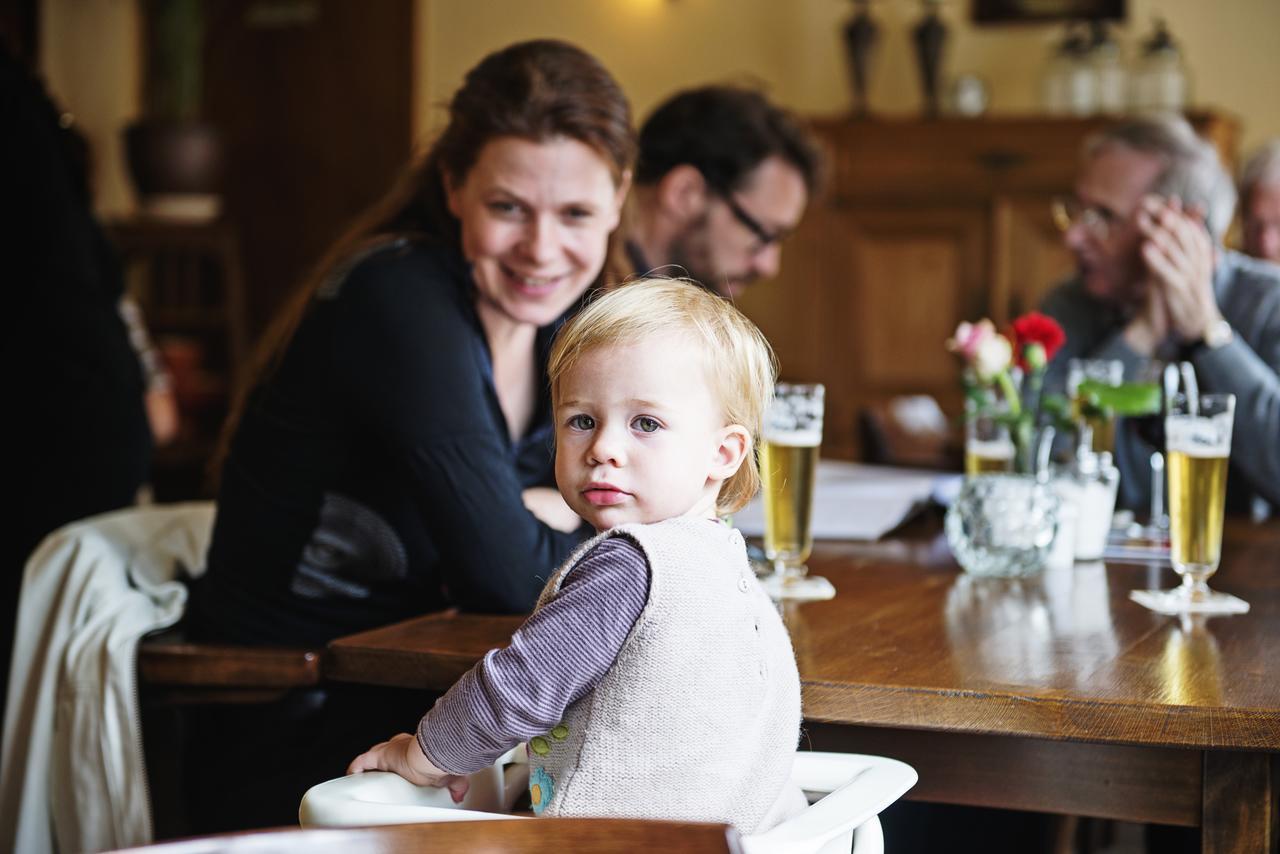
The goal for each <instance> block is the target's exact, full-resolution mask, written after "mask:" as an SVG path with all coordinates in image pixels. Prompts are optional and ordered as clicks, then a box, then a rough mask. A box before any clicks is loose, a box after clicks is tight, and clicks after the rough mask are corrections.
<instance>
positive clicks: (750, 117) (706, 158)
mask: <svg viewBox="0 0 1280 854" xmlns="http://www.w3.org/2000/svg"><path fill="white" fill-rule="evenodd" d="M773 155H777V156H778V157H781V158H782V159H783V160H785V161H786V162H787V163H789V164H791V165H792V166H794V167H795V168H796V170H797V171H798V172H799V173H800V175H801V176H802V177H803V178H804V183H805V186H806V188H807V189H808V190H809V194H810V195H813V194H814V192H815V191H816V190H817V188H818V185H819V183H820V175H821V172H822V153H821V152H820V151H819V149H818V147H817V145H815V144H814V142H813V140H812V139H811V138H810V136H809V134H808V132H806V131H805V129H804V128H803V127H802V126H801V124H800V122H799V121H798V120H797V119H796V118H795V117H794V116H793V115H792V114H791V113H789V112H787V111H786V110H784V109H782V108H781V107H777V106H775V105H773V104H770V103H769V102H768V101H767V100H766V99H765V97H764V95H762V94H760V93H759V92H757V91H755V90H753V89H745V88H741V87H738V86H703V87H700V88H697V89H688V90H686V91H684V92H680V93H679V94H677V95H676V96H675V97H673V98H671V99H670V100H668V101H667V102H666V103H664V104H662V105H661V106H659V107H658V108H657V109H656V110H654V111H653V114H652V115H650V116H649V118H648V120H647V121H646V122H645V123H644V127H642V128H641V129H640V157H639V160H638V161H637V162H636V183H637V184H647V185H652V184H656V183H658V181H660V180H662V176H664V175H666V174H667V173H668V172H670V171H671V170H672V169H674V168H675V167H677V166H680V165H682V164H686V163H687V164H688V165H690V166H693V167H694V168H695V169H697V170H698V171H699V172H701V173H702V176H703V177H704V178H705V179H706V180H707V183H708V184H709V185H710V186H711V187H712V188H713V189H715V190H718V191H720V192H728V191H730V190H736V189H738V188H739V187H740V186H741V185H742V182H743V181H744V180H745V179H746V177H747V175H748V174H750V173H751V171H752V170H754V169H755V168H756V167H757V166H759V165H760V163H761V162H762V161H764V160H765V159H766V158H768V157H771V156H773Z"/></svg>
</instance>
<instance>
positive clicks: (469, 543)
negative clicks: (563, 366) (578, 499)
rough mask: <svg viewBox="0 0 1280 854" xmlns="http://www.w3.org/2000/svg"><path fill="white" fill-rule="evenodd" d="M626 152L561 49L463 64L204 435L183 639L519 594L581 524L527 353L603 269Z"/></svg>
mask: <svg viewBox="0 0 1280 854" xmlns="http://www.w3.org/2000/svg"><path fill="white" fill-rule="evenodd" d="M633 150H634V140H633V136H632V132H631V122H630V113H629V108H628V105H627V102H626V99H625V96H624V95H623V94H622V91H621V90H620V89H619V87H618V85H617V83H616V82H615V81H614V80H613V79H612V77H610V75H609V73H608V72H607V71H606V70H605V69H604V68H603V67H602V66H601V65H600V64H599V63H598V62H597V61H596V60H595V59H594V58H592V57H591V56H590V55H588V54H586V53H584V52H583V51H581V50H579V49H578V48H576V47H573V46H572V45H568V44H565V43H563V42H556V41H534V42H526V43H522V44H517V45H514V46H512V47H509V48H507V49H505V50H502V51H499V52H497V53H495V54H492V55H490V56H489V57H487V58H485V59H484V60H483V61H482V62H481V63H480V64H479V65H478V66H476V67H475V68H474V69H473V70H472V71H471V72H470V73H469V74H468V75H467V77H466V80H465V82H464V84H463V86H462V88H461V89H460V90H459V91H458V92H457V93H456V95H455V96H454V98H453V101H452V103H451V105H450V122H449V124H448V126H447V127H446V128H445V130H444V132H443V133H442V135H441V136H440V138H439V139H438V140H437V141H436V142H435V144H434V145H433V146H432V148H431V150H430V151H429V152H428V153H427V155H426V157H425V158H424V159H423V160H422V161H421V162H419V163H417V164H415V165H413V166H412V167H410V168H409V170H408V171H407V172H406V173H405V174H404V176H403V177H402V178H401V179H400V181H399V182H398V184H397V186H396V187H395V188H394V189H392V190H391V192H390V193H389V195H388V196H387V197H386V198H385V199H384V200H383V201H382V202H380V203H379V204H378V205H377V206H376V207H375V208H374V209H373V210H372V211H370V212H369V213H367V214H366V215H365V216H364V217H363V218H362V219H361V220H360V221H358V222H357V224H356V225H355V226H354V227H353V229H352V230H351V232H350V233H349V234H348V235H347V236H346V237H345V238H344V239H343V240H342V241H340V242H339V244H338V245H337V246H336V247H335V248H334V249H333V250H332V251H331V252H330V253H329V255H328V256H327V257H326V258H325V259H324V260H323V261H322V262H321V263H320V264H319V265H318V267H317V271H316V273H315V274H314V275H313V276H312V278H311V280H310V281H309V282H308V283H307V284H306V286H305V287H304V288H303V289H302V290H301V291H300V292H299V294H298V296H297V298H296V299H295V300H294V301H293V303H292V305H291V307H290V309H289V310H287V311H286V312H285V314H284V315H283V316H282V317H281V318H279V319H278V321H277V324H276V326H275V328H274V330H273V332H272V333H270V334H269V337H268V341H267V342H266V344H265V346H264V347H263V349H262V351H261V354H260V361H259V366H258V369H257V379H256V381H255V382H254V383H253V384H252V385H251V387H250V388H249V390H248V393H247V394H246V395H245V397H244V399H243V400H242V401H241V402H240V405H239V407H238V411H237V412H236V413H235V414H234V415H233V417H232V419H231V422H230V423H229V424H228V426H227V429H226V432H225V434H224V435H225V437H226V447H225V451H224V455H223V458H222V459H223V462H222V470H221V473H222V479H221V487H220V492H219V498H218V518H217V523H216V528H215V531H214V536H213V543H212V546H211V549H210V552H209V569H208V573H207V575H206V576H205V577H204V578H203V579H202V580H201V581H200V582H199V583H198V585H197V586H196V587H195V590H194V592H193V600H192V606H191V626H192V630H193V632H194V633H195V634H197V635H199V636H201V637H205V638H210V639H217V640H222V641H232V642H239V643H271V644H295V645H296V644H321V643H324V642H326V641H328V640H330V639H332V638H334V637H337V636H340V635H343V634H348V633H350V632H353V631H358V630H360V629H364V628H369V627H373V626H377V625H383V624H385V623H389V622H392V621H395V620H398V619H402V618H404V617H408V616H411V615H415V614H420V613H423V612H425V611H429V610H433V609H439V608H443V607H447V606H450V605H454V606H459V607H462V608H466V609H472V610H481V611H506V612H511V611H523V610H527V609H528V608H529V607H531V606H532V605H533V602H534V600H535V598H536V596H537V592H538V590H539V588H540V586H541V579H545V577H546V574H547V572H548V571H550V570H551V569H552V568H554V567H555V566H556V565H557V563H558V562H559V561H560V560H561V559H562V558H563V557H564V556H565V555H566V554H567V552H568V550H569V549H570V548H571V547H572V546H573V545H574V544H575V543H576V542H577V539H578V538H577V536H576V535H575V533H574V530H575V529H576V528H577V527H578V526H579V524H580V522H579V520H578V519H577V517H576V516H575V515H574V514H573V513H572V512H570V511H569V510H568V508H567V506H565V505H564V503H563V501H561V500H560V499H559V498H558V496H556V494H555V493H554V491H553V490H551V489H550V488H549V487H550V486H551V484H552V483H553V473H552V465H551V442H550V437H551V424H550V402H549V401H548V400H547V398H546V393H545V389H546V388H547V383H546V379H545V363H546V353H547V348H548V347H549V345H550V341H551V337H552V335H553V334H554V332H555V330H556V329H557V328H558V327H559V325H560V323H561V322H563V319H564V317H565V316H566V314H567V313H568V312H569V311H570V310H571V309H572V308H573V307H574V306H575V305H576V304H577V302H578V301H579V299H580V298H581V297H582V295H583V294H584V293H585V292H586V291H587V289H588V288H589V287H590V286H591V285H592V284H593V283H596V282H598V281H599V280H600V279H601V276H602V273H601V271H602V269H603V268H604V266H605V261H606V258H608V257H609V253H610V245H611V244H610V241H611V234H612V233H613V231H614V230H615V229H616V228H617V225H618V219H619V210H620V208H621V205H622V202H623V198H624V196H625V194H626V190H627V186H628V183H629V180H630V168H631V161H632V156H633ZM553 498H554V500H552V499H553Z"/></svg>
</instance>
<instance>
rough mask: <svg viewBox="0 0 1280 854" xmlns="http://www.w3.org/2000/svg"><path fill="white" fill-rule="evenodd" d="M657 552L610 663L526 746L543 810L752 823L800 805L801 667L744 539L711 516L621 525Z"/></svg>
mask: <svg viewBox="0 0 1280 854" xmlns="http://www.w3.org/2000/svg"><path fill="white" fill-rule="evenodd" d="M616 536H626V537H629V538H631V539H632V540H634V541H635V542H636V543H638V544H639V545H640V547H641V549H643V550H644V553H645V554H646V556H647V557H648V559H649V566H650V582H649V601H648V603H647V604H646V605H645V608H644V610H643V611H642V612H641V614H640V617H639V619H637V621H636V624H635V626H634V628H633V629H632V630H631V634H630V635H629V636H628V637H627V640H626V642H625V643H624V644H623V646H622V650H621V652H620V653H619V655H618V658H617V660H616V661H615V662H614V665H613V667H612V668H611V669H610V670H609V672H608V673H607V674H605V676H604V678H603V679H602V680H601V681H600V682H599V684H597V685H596V687H595V689H594V690H592V691H591V692H589V693H588V694H586V695H585V696H584V697H582V698H581V699H580V700H578V702H576V703H574V704H573V705H572V706H570V707H569V709H568V710H567V711H566V713H565V717H564V720H563V721H562V722H561V724H560V725H559V726H557V727H555V728H553V729H552V730H551V732H549V733H546V734H545V735H543V736H539V737H537V738H534V739H531V740H530V742H529V762H530V793H531V795H532V798H533V806H534V811H535V812H537V813H539V814H540V815H547V816H614V817H633V818H658V819H671V820H681V821H716V822H728V823H730V824H733V825H735V826H736V827H738V828H739V829H740V830H742V831H743V832H746V833H750V832H752V831H756V830H763V829H765V827H766V826H769V825H772V824H773V823H776V822H777V821H778V820H779V819H780V818H784V817H786V816H787V815H789V814H791V813H793V812H794V811H795V810H796V809H799V808H803V805H804V800H803V795H801V794H800V792H799V790H798V789H795V788H794V787H791V786H790V785H789V784H788V777H789V776H790V773H791V764H792V761H793V759H794V757H795V750H796V742H797V741H798V739H799V734H800V677H799V675H798V673H797V671H796V663H795V655H794V653H793V652H792V650H791V640H790V638H789V637H788V635H787V630H786V627H785V626H783V624H782V620H781V619H780V618H779V617H778V613H777V610H776V609H775V607H774V605H773V604H772V603H771V602H770V601H769V598H768V596H766V595H765V593H764V591H763V590H762V589H761V588H760V585H759V584H758V583H757V582H756V578H755V575H754V573H753V572H752V570H751V566H750V564H749V563H748V561H747V554H746V547H745V545H744V544H743V541H742V535H741V534H739V533H738V532H737V531H735V530H733V529H731V528H727V527H725V526H723V525H720V524H719V523H716V522H712V521H710V520H707V519H694V518H678V519H670V520H668V521H665V522H659V523H657V524H654V525H622V526H619V527H617V528H614V529H613V530H611V531H608V532H606V533H604V534H602V535H600V536H598V537H596V538H594V539H592V540H591V541H590V542H588V543H586V544H585V545H584V546H582V547H581V548H580V549H579V550H578V551H577V552H575V553H574V555H573V556H571V557H570V558H569V560H568V561H567V562H566V563H565V565H564V567H562V568H561V570H560V571H559V572H557V573H556V574H555V575H554V576H552V578H551V580H550V582H549V583H548V584H547V587H546V589H545V590H544V591H543V593H542V596H541V598H540V599H539V601H538V605H539V607H540V606H541V605H542V604H543V602H545V601H546V600H547V599H548V598H549V597H550V596H551V595H553V594H554V593H555V592H556V591H557V590H558V589H559V587H560V584H561V582H562V581H563V579H564V578H565V576H566V575H567V574H568V573H569V572H571V571H572V570H573V567H574V566H575V565H576V564H577V563H578V561H579V560H581V558H582V556H583V555H584V554H585V553H586V552H587V550H589V549H590V548H591V547H592V546H594V545H595V544H596V543H597V542H599V541H600V540H601V539H603V538H605V537H616Z"/></svg>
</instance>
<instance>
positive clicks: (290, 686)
mask: <svg viewBox="0 0 1280 854" xmlns="http://www.w3.org/2000/svg"><path fill="white" fill-rule="evenodd" d="M321 663H322V653H321V652H320V651H319V650H313V649H292V648H276V647H245V646H229V645H222V644H202V643H190V642H188V641H187V640H186V639H185V638H184V637H183V635H182V633H181V631H178V630H174V631H169V632H165V633H162V634H159V635H155V636H152V637H150V638H147V639H145V640H144V641H143V642H142V643H140V644H139V645H138V697H139V701H140V703H141V708H142V736H143V747H144V752H145V755H146V760H147V781H148V785H149V788H150V792H151V808H152V819H153V823H154V826H155V838H159V839H165V838H172V837H175V836H181V835H184V834H187V833H190V831H191V825H190V823H189V820H188V815H187V803H186V800H185V795H184V788H183V785H184V780H185V779H186V775H185V771H184V767H185V763H184V760H185V756H184V744H185V743H186V737H185V734H184V733H185V730H186V723H185V717H186V714H187V711H186V710H187V709H188V708H189V707H191V706H194V705H221V704H228V705H246V704H269V703H276V702H279V701H281V700H283V699H284V698H285V697H286V695H288V694H289V693H290V692H294V691H306V690H309V689H315V688H317V687H318V686H319V685H320V683H321V679H322V674H321Z"/></svg>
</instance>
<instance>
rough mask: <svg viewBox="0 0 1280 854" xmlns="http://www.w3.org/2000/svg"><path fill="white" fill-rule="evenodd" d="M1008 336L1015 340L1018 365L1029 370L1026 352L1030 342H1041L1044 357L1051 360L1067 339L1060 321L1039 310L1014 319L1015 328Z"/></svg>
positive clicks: (1015, 356)
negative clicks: (1059, 323)
mask: <svg viewBox="0 0 1280 854" xmlns="http://www.w3.org/2000/svg"><path fill="white" fill-rule="evenodd" d="M1008 337H1009V338H1010V339H1012V340H1013V352H1014V358H1015V359H1016V360H1017V363H1018V367H1019V368H1022V370H1024V371H1025V370H1027V361H1026V352H1027V345H1028V344H1039V345H1040V346H1041V347H1043V348H1044V359H1045V361H1046V362H1047V361H1049V360H1050V359H1052V358H1053V355H1054V354H1055V353H1057V352H1058V350H1059V349H1060V348H1061V347H1062V345H1063V344H1064V343H1066V340H1067V334H1066V333H1065V332H1063V331H1062V327H1061V326H1059V325H1058V321H1056V320H1054V319H1053V318H1052V317H1049V316H1048V315H1044V314H1041V313H1040V312H1038V311H1031V312H1028V313H1026V314H1024V315H1022V317H1019V318H1017V319H1016V320H1014V321H1013V329H1012V330H1010V332H1009V335H1008Z"/></svg>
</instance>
